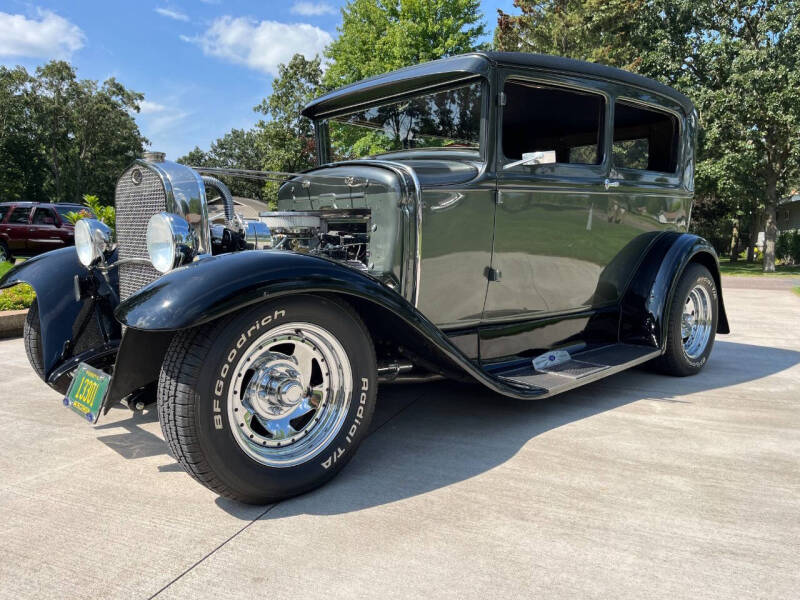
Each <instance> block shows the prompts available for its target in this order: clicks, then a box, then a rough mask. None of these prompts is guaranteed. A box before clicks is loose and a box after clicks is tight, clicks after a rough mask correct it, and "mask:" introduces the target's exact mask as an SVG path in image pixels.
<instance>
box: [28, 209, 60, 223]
mask: <svg viewBox="0 0 800 600" xmlns="http://www.w3.org/2000/svg"><path fill="white" fill-rule="evenodd" d="M33 224H34V225H55V224H56V215H55V213H54V212H53V211H52V210H50V209H49V208H37V209H36V212H35V213H33Z"/></svg>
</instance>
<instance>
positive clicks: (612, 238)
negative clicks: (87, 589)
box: [0, 52, 728, 502]
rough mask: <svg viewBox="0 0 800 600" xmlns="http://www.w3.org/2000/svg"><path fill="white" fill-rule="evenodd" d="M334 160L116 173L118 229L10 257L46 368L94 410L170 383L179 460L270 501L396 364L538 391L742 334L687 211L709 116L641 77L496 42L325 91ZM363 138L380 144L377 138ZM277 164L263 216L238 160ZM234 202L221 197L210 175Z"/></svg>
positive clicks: (683, 360) (690, 367) (358, 425)
mask: <svg viewBox="0 0 800 600" xmlns="http://www.w3.org/2000/svg"><path fill="white" fill-rule="evenodd" d="M303 114H304V115H305V116H306V117H308V118H309V119H311V120H312V121H313V123H314V127H315V134H316V154H317V157H318V165H319V166H318V167H316V168H314V169H310V170H309V171H307V172H303V173H268V172H253V171H235V170H219V169H216V170H215V169H205V170H204V169H200V168H190V167H187V166H183V165H180V164H176V163H172V162H168V161H166V160H164V157H163V155H158V154H156V153H150V154H148V155H147V156H146V157H145V158H144V159H143V160H137V161H136V162H135V163H134V164H133V165H131V166H130V168H128V169H127V170H126V171H125V172H124V173H123V174H122V176H121V177H120V179H119V182H118V184H117V188H116V209H117V220H116V239H112V235H111V232H110V231H109V230H108V229H107V228H106V227H105V226H104V225H103V224H102V223H100V222H98V221H93V220H83V221H80V222H79V225H78V227H77V228H76V248H75V249H73V248H67V249H63V250H56V251H53V252H50V253H47V254H44V255H42V256H39V257H37V258H34V259H32V260H29V261H27V262H25V263H23V264H21V265H18V266H17V267H15V268H14V269H13V270H12V271H10V272H9V273H8V274H7V275H6V276H5V277H4V278H3V279H2V281H0V287H8V286H10V285H14V284H16V283H19V282H27V283H29V284H31V285H32V286H33V287H34V288H35V290H36V293H37V304H36V305H35V306H34V307H33V308H32V309H31V311H30V312H29V316H28V321H27V325H26V331H25V343H26V349H27V352H28V357H29V359H30V362H31V365H32V366H33V368H34V369H35V371H36V372H37V373H38V375H39V376H40V377H41V378H42V379H44V380H45V381H46V382H47V383H48V384H49V385H50V386H52V387H53V388H54V389H56V390H58V391H59V392H61V393H62V394H66V396H65V398H64V404H65V405H67V406H70V407H72V408H73V409H75V410H77V411H78V412H80V413H81V414H82V415H84V416H85V417H86V418H87V419H88V420H89V421H92V422H94V421H96V419H97V417H98V415H99V413H101V412H104V411H107V410H108V408H109V406H111V405H112V404H114V403H119V402H120V401H123V402H124V403H125V404H127V405H128V406H131V407H133V406H139V407H141V406H143V405H146V403H147V402H149V401H152V400H155V401H156V402H157V409H158V416H159V419H160V422H161V426H162V429H163V432H164V435H165V437H166V440H167V442H168V444H169V447H170V449H171V451H172V453H173V454H174V456H175V458H176V459H177V460H178V461H179V462H180V464H181V465H183V467H184V468H185V469H186V471H187V472H188V473H189V474H190V475H192V476H193V477H194V478H196V479H197V480H198V481H200V482H201V483H203V484H205V485H206V486H208V487H209V488H211V489H213V490H214V491H216V492H218V493H219V494H223V495H226V496H229V497H232V498H237V499H240V500H243V501H246V502H266V501H270V500H275V499H277V498H282V497H286V496H290V495H293V494H298V493H301V492H304V491H306V490H309V489H312V488H314V487H315V486H318V485H320V484H321V483H323V482H324V481H326V480H328V479H329V478H331V477H332V476H333V475H334V474H335V473H337V472H338V471H339V470H340V469H341V468H342V467H343V466H344V465H345V463H346V462H347V461H348V460H349V459H350V458H351V457H352V456H353V453H354V452H355V450H356V447H357V446H358V445H359V443H360V441H361V440H362V439H363V438H364V436H365V434H366V433H367V429H368V427H369V423H370V418H371V416H372V413H373V409H374V407H375V402H376V392H377V389H378V383H379V382H382V381H389V380H395V381H401V380H404V379H410V378H414V379H417V380H419V379H421V378H425V377H430V376H445V377H452V378H459V379H462V380H472V381H475V382H478V383H480V384H482V385H484V386H486V387H488V388H490V389H491V390H494V391H495V392H497V393H499V394H504V395H506V396H511V397H514V398H523V399H531V400H533V399H537V398H544V397H547V396H551V395H553V394H557V393H560V392H564V391H566V390H570V389H572V388H575V387H577V386H581V385H585V384H587V383H590V382H592V381H595V380H597V379H600V378H603V377H607V376H610V375H613V374H614V373H617V372H619V371H621V370H623V369H627V368H628V367H632V366H634V365H638V364H641V363H645V362H651V363H652V364H653V365H654V366H656V367H658V368H659V369H660V370H661V371H663V372H666V373H669V374H673V375H691V374H694V373H697V372H698V371H699V370H700V369H701V368H702V367H703V365H704V364H705V362H706V360H707V359H708V356H709V353H710V352H711V347H712V344H713V341H714V335H715V333H727V332H728V322H727V318H726V316H725V310H724V307H723V303H722V295H721V289H720V277H719V267H718V260H717V257H716V254H715V252H714V250H713V248H712V247H711V246H710V245H709V244H708V243H707V242H706V241H704V240H703V239H701V238H699V237H697V236H695V235H691V234H688V233H687V227H688V223H689V217H690V208H691V201H692V193H693V168H694V145H695V136H696V129H697V113H696V111H695V110H694V108H693V106H692V103H691V102H690V100H689V99H688V98H686V97H685V96H683V95H682V94H680V93H678V92H676V91H675V90H673V89H670V88H668V87H665V86H664V85H661V84H659V83H656V82H654V81H651V80H649V79H645V78H643V77H640V76H637V75H634V74H631V73H628V72H625V71H621V70H617V69H612V68H608V67H604V66H599V65H596V64H589V63H583V62H577V61H573V60H567V59H562V58H555V57H550V56H540V55H531V54H514V53H493V52H479V53H473V54H467V55H461V56H455V57H451V58H447V59H443V60H439V61H434V62H430V63H426V64H421V65H417V66H413V67H410V68H406V69H403V70H400V71H396V72H393V73H389V74H386V75H382V76H378V77H374V78H372V79H368V80H365V81H361V82H359V83H356V84H353V85H350V86H347V87H345V88H342V89H339V90H336V91H334V92H331V93H328V94H326V95H324V96H322V97H320V98H318V99H316V100H314V101H313V102H311V103H310V104H308V106H306V107H305V109H304V111H303ZM363 157H368V158H363ZM236 176H238V177H246V178H251V179H265V180H273V181H276V180H277V181H278V182H279V191H278V197H277V209H278V210H277V211H275V212H268V213H263V214H262V216H261V218H260V220H259V221H250V222H246V221H244V220H243V219H242V218H241V217H240V216H238V215H236V214H235V213H234V210H233V202H232V200H231V195H230V192H229V191H228V188H227V187H226V185H225V184H224V183H222V182H221V181H220V179H219V178H223V179H224V178H226V177H236ZM212 190H213V192H214V193H215V194H217V195H219V196H221V197H222V198H223V200H224V206H225V210H224V214H222V213H221V214H218V215H211V214H209V209H208V198H209V196H210V194H211V192H212Z"/></svg>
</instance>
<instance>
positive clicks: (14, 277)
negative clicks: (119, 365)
mask: <svg viewBox="0 0 800 600" xmlns="http://www.w3.org/2000/svg"><path fill="white" fill-rule="evenodd" d="M76 276H78V278H79V280H82V281H84V282H89V283H90V285H84V286H83V288H84V289H86V288H88V289H91V290H95V291H97V290H98V289H102V288H103V286H104V284H103V282H98V281H96V280H95V276H94V275H93V274H92V273H90V272H89V271H88V270H87V269H86V267H84V266H83V265H82V264H81V263H80V261H79V260H78V253H77V252H75V248H74V247H67V248H59V249H58V250H53V251H51V252H46V253H45V254H40V255H39V256H35V257H33V258H31V259H28V260H26V261H25V262H23V263H21V264H19V265H16V266H15V267H14V268H12V269H11V270H10V271H8V272H7V273H6V274H5V275H4V276H3V277H2V279H0V289H2V288H7V287H11V286H12V285H17V284H19V283H27V284H28V285H30V286H31V287H33V289H34V291H35V292H36V301H37V303H38V304H39V320H40V322H41V331H42V333H41V335H42V359H43V366H44V372H45V376H46V378H47V379H48V381H50V380H51V379H52V378H51V375H53V374H54V373H55V372H56V371H59V373H58V377H57V379H59V380H60V379H62V375H63V373H61V372H60V369H59V368H60V367H61V366H62V365H64V364H65V363H67V362H70V361H69V360H68V359H70V358H74V357H76V356H79V355H83V358H84V359H86V360H87V362H88V361H89V359H90V357H91V355H92V353H94V352H98V351H100V352H105V353H108V352H109V351H113V347H114V345H115V342H114V338H115V337H116V338H117V339H118V338H119V327H118V326H116V324H115V323H114V322H113V319H112V318H111V309H112V308H113V307H112V306H111V305H110V304H108V303H106V304H105V313H106V315H105V318H102V317H100V316H99V313H98V312H97V310H96V309H97V308H98V307H97V305H98V299H99V297H98V296H97V294H94V293H92V294H88V295H85V296H84V297H82V298H81V299H80V300H79V299H77V298H76V293H75V290H76V283H75V281H76V279H75V278H76ZM106 287H107V285H106ZM87 352H88V354H87ZM72 366H73V368H74V366H75V365H72ZM51 383H52V381H51ZM55 387H57V388H59V389H60V388H61V387H63V382H61V383H60V384H58V385H56V386H55Z"/></svg>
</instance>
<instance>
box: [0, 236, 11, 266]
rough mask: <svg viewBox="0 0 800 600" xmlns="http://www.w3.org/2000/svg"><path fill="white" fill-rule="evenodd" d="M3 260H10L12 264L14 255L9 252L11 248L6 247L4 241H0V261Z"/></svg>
mask: <svg viewBox="0 0 800 600" xmlns="http://www.w3.org/2000/svg"><path fill="white" fill-rule="evenodd" d="M3 262H10V263H11V264H12V265H13V264H14V256H13V255H12V254H11V250H9V249H8V246H6V243H5V242H2V241H0V263H3Z"/></svg>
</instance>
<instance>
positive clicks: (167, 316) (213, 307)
mask: <svg viewBox="0 0 800 600" xmlns="http://www.w3.org/2000/svg"><path fill="white" fill-rule="evenodd" d="M296 293H324V294H339V295H341V296H349V297H350V298H351V299H354V304H358V303H361V304H362V305H363V306H369V307H373V308H377V309H378V310H379V311H380V316H381V317H382V318H383V319H384V321H385V324H386V325H387V326H389V327H392V328H393V329H394V330H395V331H396V332H397V333H398V335H401V336H403V337H405V339H406V340H407V343H408V345H409V348H410V349H412V350H413V351H415V352H417V353H418V354H420V355H421V356H423V357H424V358H425V359H426V360H428V362H429V363H431V364H432V365H434V366H436V367H437V368H439V369H441V370H442V372H449V373H466V374H467V375H469V376H471V377H472V378H474V379H475V380H476V381H478V382H480V383H482V384H483V385H485V386H486V387H488V388H489V389H492V390H494V391H496V392H499V393H501V394H506V395H508V396H512V397H515V398H530V397H532V396H534V395H535V394H534V393H533V392H531V390H530V388H529V387H528V386H526V385H524V384H518V383H515V382H513V381H511V380H508V381H506V380H503V379H502V378H497V377H493V376H491V375H490V374H489V373H487V372H486V371H484V370H483V369H481V368H480V367H478V366H477V365H475V364H474V363H472V361H470V360H469V358H467V357H466V356H465V355H464V353H463V352H461V351H460V350H459V349H458V348H456V346H454V345H453V343H452V342H451V341H450V339H449V338H448V337H447V335H446V334H445V333H444V332H443V331H442V330H441V329H439V328H438V327H437V326H436V325H434V324H433V323H431V321H430V320H428V319H427V318H426V317H425V316H424V315H423V314H422V313H420V312H419V311H418V310H417V309H416V308H414V307H413V306H412V305H411V304H410V303H409V302H408V301H407V300H405V298H403V297H402V296H401V295H400V294H398V293H397V292H395V291H394V290H392V289H391V288H389V287H387V286H386V285H384V284H382V283H381V282H380V281H378V280H377V279H375V278H373V277H370V276H368V275H366V274H364V273H361V272H360V271H357V270H355V269H352V268H350V267H347V266H344V265H342V264H341V263H338V262H335V261H332V260H328V259H324V258H319V257H315V256H309V255H307V254H297V253H294V252H284V251H264V250H252V251H247V252H234V253H231V254H223V255H219V256H214V257H209V258H205V259H203V260H200V261H197V262H194V263H192V264H191V265H187V266H186V267H183V268H180V269H177V270H175V271H173V272H171V273H168V274H167V275H165V276H163V277H161V278H160V279H158V280H156V281H154V282H153V283H151V284H149V285H147V286H145V287H144V288H142V289H141V290H139V291H138V292H137V293H136V294H134V295H133V296H131V297H129V298H128V299H127V300H125V301H124V302H122V303H121V304H120V305H119V307H118V308H117V310H116V313H115V315H116V317H117V319H118V320H119V321H120V322H121V323H122V324H123V325H126V326H127V327H129V328H130V329H129V330H128V331H126V334H125V335H126V339H127V338H128V337H129V334H130V331H131V330H135V331H139V332H143V335H140V336H138V337H140V338H141V339H140V342H141V348H142V349H143V351H145V350H144V349H145V348H150V347H149V346H147V339H148V338H149V337H150V336H155V335H158V336H159V337H162V336H163V334H157V333H156V332H169V331H176V330H181V329H187V328H190V327H196V326H198V325H203V324H205V323H208V322H210V321H213V320H215V319H218V318H220V317H223V316H225V315H227V314H229V313H231V312H234V311H237V310H239V309H241V308H244V307H246V306H250V305H253V304H256V303H258V302H262V301H264V300H267V299H272V298H277V297H280V296H285V295H289V294H296ZM148 332H149V333H148ZM153 339H155V338H153ZM163 339H164V340H166V337H163ZM125 345H126V344H125V343H123V348H122V349H121V350H120V355H121V354H122V352H124V351H125ZM147 351H149V352H152V349H149V350H147ZM121 370H122V369H119V368H118V369H117V372H116V373H115V377H117V376H118V374H119V373H120V372H121ZM151 375H152V377H151V379H155V378H157V374H155V373H153V374H151ZM121 393H122V392H120V394H121Z"/></svg>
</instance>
